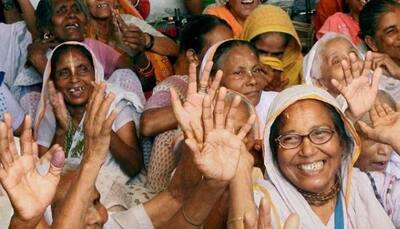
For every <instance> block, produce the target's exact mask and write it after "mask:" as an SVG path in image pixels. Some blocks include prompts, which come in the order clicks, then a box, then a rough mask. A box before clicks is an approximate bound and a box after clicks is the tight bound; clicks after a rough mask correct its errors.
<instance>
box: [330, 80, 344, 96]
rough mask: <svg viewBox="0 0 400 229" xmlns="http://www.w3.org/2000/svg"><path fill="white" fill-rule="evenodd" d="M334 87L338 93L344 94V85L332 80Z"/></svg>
mask: <svg viewBox="0 0 400 229" xmlns="http://www.w3.org/2000/svg"><path fill="white" fill-rule="evenodd" d="M331 83H332V85H333V86H334V87H335V88H336V89H338V91H340V93H342V94H343V92H342V90H343V85H342V84H340V83H339V81H337V80H336V79H332V80H331Z"/></svg>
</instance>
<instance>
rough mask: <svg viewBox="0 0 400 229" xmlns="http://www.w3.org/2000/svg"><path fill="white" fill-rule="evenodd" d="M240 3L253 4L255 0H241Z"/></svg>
mask: <svg viewBox="0 0 400 229" xmlns="http://www.w3.org/2000/svg"><path fill="white" fill-rule="evenodd" d="M240 3H242V4H243V5H248V4H253V3H254V0H242V1H240Z"/></svg>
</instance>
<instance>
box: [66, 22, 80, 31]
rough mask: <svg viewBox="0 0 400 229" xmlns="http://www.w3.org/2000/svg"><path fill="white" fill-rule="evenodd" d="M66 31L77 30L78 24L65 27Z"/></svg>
mask: <svg viewBox="0 0 400 229" xmlns="http://www.w3.org/2000/svg"><path fill="white" fill-rule="evenodd" d="M65 28H66V29H68V30H69V29H71V30H77V29H79V24H78V23H73V24H68V25H66V26H65Z"/></svg>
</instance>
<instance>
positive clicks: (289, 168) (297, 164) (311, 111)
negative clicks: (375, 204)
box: [276, 100, 343, 193]
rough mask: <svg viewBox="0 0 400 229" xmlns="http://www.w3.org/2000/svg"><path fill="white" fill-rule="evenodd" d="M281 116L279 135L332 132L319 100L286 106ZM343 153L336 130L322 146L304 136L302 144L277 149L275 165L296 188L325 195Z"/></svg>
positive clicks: (324, 108)
mask: <svg viewBox="0 0 400 229" xmlns="http://www.w3.org/2000/svg"><path fill="white" fill-rule="evenodd" d="M282 115H283V117H284V118H283V119H284V121H283V123H284V124H283V125H282V127H281V128H280V131H279V134H280V135H282V134H292V133H298V134H302V135H303V134H309V133H310V132H311V131H312V130H314V129H317V128H321V127H328V128H331V129H334V130H335V126H334V123H333V121H332V119H331V116H330V114H329V111H328V110H327V108H326V107H325V106H324V105H323V104H322V102H320V101H316V100H301V101H298V102H296V103H295V104H293V105H291V106H290V107H288V108H287V109H286V110H285V111H284V112H283V113H282ZM276 144H278V143H276ZM342 151H343V147H342V143H341V140H340V138H339V136H338V134H337V132H336V131H335V133H334V134H333V136H332V138H331V139H330V140H329V141H328V142H326V143H324V144H321V145H316V144H314V143H312V142H311V141H310V139H309V138H308V137H304V138H303V142H302V144H300V145H299V146H298V147H296V148H294V149H284V148H282V147H281V146H280V145H279V146H278V152H277V160H278V166H279V169H280V170H281V172H282V174H283V175H284V176H285V177H286V179H288V180H289V181H290V182H291V183H292V184H293V185H294V186H295V187H296V188H300V189H302V190H305V191H309V192H314V193H325V192H327V191H329V190H330V188H331V187H332V186H333V184H334V183H335V178H336V174H338V171H339V168H340V164H341V157H342Z"/></svg>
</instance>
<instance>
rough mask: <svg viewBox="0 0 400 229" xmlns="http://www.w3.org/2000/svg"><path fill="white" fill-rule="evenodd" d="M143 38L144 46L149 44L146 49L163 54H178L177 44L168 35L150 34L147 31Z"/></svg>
mask: <svg viewBox="0 0 400 229" xmlns="http://www.w3.org/2000/svg"><path fill="white" fill-rule="evenodd" d="M151 37H153V38H151ZM145 40H146V43H145V44H146V45H145V46H146V47H150V46H151V47H150V48H149V49H148V51H153V52H155V53H158V54H160V55H164V56H178V53H179V48H178V45H177V44H176V43H175V42H174V41H173V40H171V39H170V38H168V37H159V36H152V35H150V34H148V33H145ZM151 43H153V44H151Z"/></svg>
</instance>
